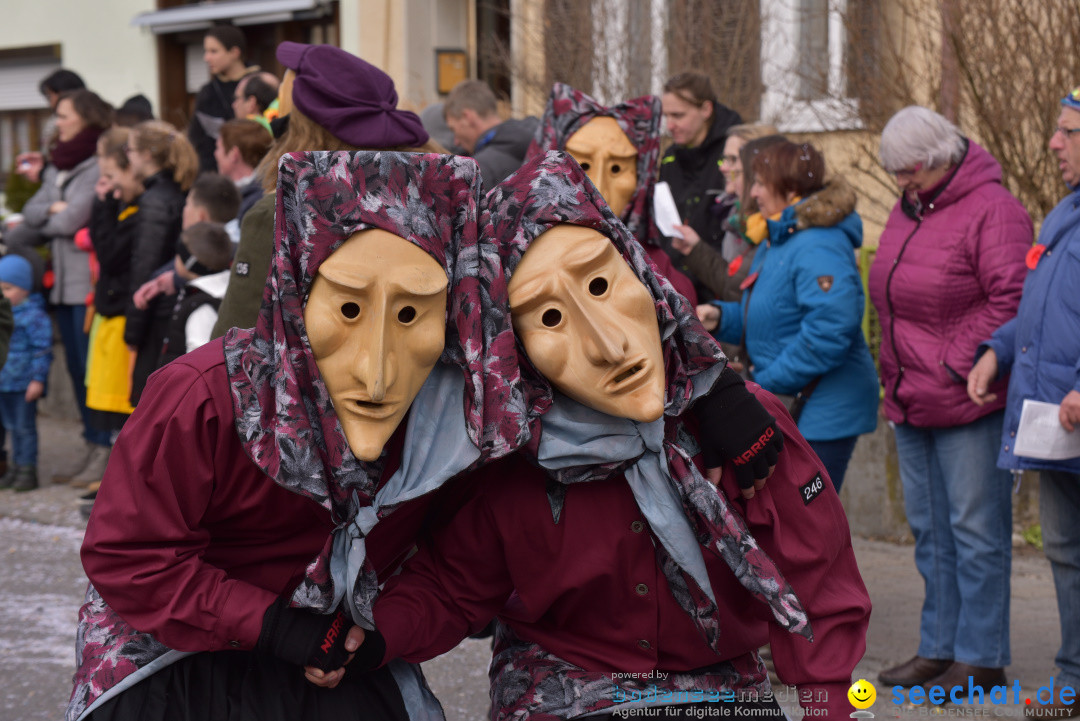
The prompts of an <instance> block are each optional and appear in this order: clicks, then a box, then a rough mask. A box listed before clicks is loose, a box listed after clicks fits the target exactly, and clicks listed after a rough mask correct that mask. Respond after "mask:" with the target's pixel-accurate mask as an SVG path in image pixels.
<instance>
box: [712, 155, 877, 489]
mask: <svg viewBox="0 0 1080 721" xmlns="http://www.w3.org/2000/svg"><path fill="white" fill-rule="evenodd" d="M743 160H744V162H748V163H749V167H750V168H751V170H752V171H753V173H754V180H753V183H752V184H751V186H750V189H749V193H750V195H751V196H752V197H753V198H754V200H755V201H756V202H757V206H758V207H759V208H760V209H761V214H762V215H763V216H764V218H765V225H766V228H767V232H768V236H767V237H766V239H765V240H764V241H763V242H762V243H761V245H760V246H759V247H758V249H757V251H756V252H755V253H754V260H753V263H752V264H751V266H750V274H749V275H748V276H747V277H746V279H745V280H744V281H743V282H742V283H741V284H740V287H741V290H742V294H741V296H740V299H739V300H738V301H713V302H712V303H711V304H708V305H700V306H698V317H699V318H700V319H701V321H702V323H703V324H704V325H705V327H706V328H707V329H709V330H713V329H715V330H716V333H715V336H716V337H717V338H718V339H720V340H722V341H724V342H726V343H740V342H743V343H745V346H746V351H747V357H748V366H749V368H748V370H749V372H750V373H751V378H752V379H753V380H754V381H755V382H757V383H758V384H759V385H760V386H761V387H762V388H764V389H765V390H767V391H769V392H771V393H774V394H783V395H786V396H789V398H790V400H789V401H788V406H789V410H790V412H791V415H792V416H793V417H794V418H795V420H796V421H797V422H798V424H799V431H800V432H801V433H802V435H803V436H804V437H805V438H806V440H807V441H808V442H809V443H810V447H811V448H812V449H813V450H814V453H816V454H817V456H818V457H819V458H820V459H821V461H822V463H823V465H824V466H825V470H826V471H827V472H828V477H829V480H830V481H831V482H832V485H833V487H834V488H835V490H836V492H837V493H839V492H840V487H841V485H842V484H843V481H844V474H845V473H846V471H847V466H848V462H849V461H850V460H851V454H852V452H853V451H854V450H855V444H856V442H857V441H858V437H859V435H861V434H863V433H870V432H872V431H873V430H874V428H875V427H876V425H877V405H878V403H877V401H878V399H877V395H878V394H877V389H878V381H877V373H876V372H875V370H874V361H873V358H871V356H870V351H869V350H868V348H867V346H866V340H865V339H864V338H863V333H862V317H863V311H864V308H865V305H866V296H865V293H864V292H863V284H862V280H861V278H860V277H859V269H858V265H857V263H856V260H855V251H856V250H857V249H858V248H859V247H861V246H862V240H863V232H862V219H861V218H860V217H859V214H858V213H857V212H856V211H855V201H856V198H855V191H854V190H852V188H851V187H850V186H849V185H848V184H847V183H846V182H845V181H844V179H843V178H842V177H840V176H837V175H834V176H832V177H831V178H829V179H828V180H826V169H825V158H824V157H823V156H822V154H821V153H820V152H819V151H818V150H817V149H816V148H815V147H814V146H813V145H810V144H809V143H802V144H796V143H792V142H790V141H787V140H785V141H783V142H780V143H776V144H774V145H771V146H769V147H767V148H763V149H762V150H761V151H760V152H759V153H757V155H755V156H754V157H753V158H752V159H748V158H746V157H745V156H744V158H743Z"/></svg>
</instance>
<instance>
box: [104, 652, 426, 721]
mask: <svg viewBox="0 0 1080 721" xmlns="http://www.w3.org/2000/svg"><path fill="white" fill-rule="evenodd" d="M408 718H409V716H408V713H407V712H406V710H405V704H404V702H403V701H402V698H401V692H400V691H399V690H398V686H397V683H395V681H394V678H393V676H392V674H391V673H390V671H389V670H388V669H386V668H382V669H378V670H376V671H371V672H369V673H346V674H345V677H344V679H342V681H341V683H340V684H338V686H337V688H333V689H327V688H320V687H318V686H316V685H314V684H313V683H311V682H310V681H308V680H307V679H306V678H304V670H303V668H301V667H299V666H294V665H293V664H290V663H286V662H284V661H281V660H278V659H276V658H274V657H272V656H267V655H265V654H260V653H255V652H250V651H219V652H216V653H198V654H195V655H192V656H186V657H185V658H183V659H181V660H179V661H177V662H176V663H174V664H172V665H170V666H167V667H165V668H163V669H162V670H160V671H158V672H157V673H155V674H154V675H153V676H150V677H149V678H146V679H143V680H142V681H140V682H139V683H137V684H135V685H134V686H132V687H131V688H129V689H127V690H126V691H124V692H122V693H121V694H120V695H119V696H116V697H115V698H111V699H109V700H108V701H106V702H105V703H103V704H102V705H101V706H99V707H98V708H96V709H94V711H93V713H91V714H90V715H89V716H88V717H87V719H88V720H92V721H347V720H348V719H357V720H360V719H363V721H408Z"/></svg>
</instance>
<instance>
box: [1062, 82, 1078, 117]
mask: <svg viewBox="0 0 1080 721" xmlns="http://www.w3.org/2000/svg"><path fill="white" fill-rule="evenodd" d="M1061 104H1062V105H1064V106H1065V107H1066V108H1072V109H1073V110H1076V111H1078V112H1080V85H1078V86H1076V87H1075V88H1073V89H1072V90H1070V91H1069V94H1068V95H1066V96H1065V97H1063V98H1062V99H1061Z"/></svg>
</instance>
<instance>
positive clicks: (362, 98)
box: [213, 42, 445, 338]
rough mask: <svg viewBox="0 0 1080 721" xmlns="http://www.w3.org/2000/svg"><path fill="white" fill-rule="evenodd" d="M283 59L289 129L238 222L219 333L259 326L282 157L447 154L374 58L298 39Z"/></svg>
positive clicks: (284, 46)
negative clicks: (401, 103) (402, 102)
mask: <svg viewBox="0 0 1080 721" xmlns="http://www.w3.org/2000/svg"><path fill="white" fill-rule="evenodd" d="M277 59H278V61H279V62H281V64H282V65H284V66H285V67H286V68H287V70H286V72H285V77H284V79H283V80H282V82H281V91H280V92H281V94H280V96H279V98H280V99H281V109H282V114H284V113H285V112H286V111H288V118H289V124H288V129H287V130H286V131H285V133H284V134H283V135H282V136H281V137H279V138H277V139H276V140H275V141H274V144H273V145H272V146H271V147H270V150H269V152H267V154H266V156H265V157H264V158H263V161H262V163H261V164H260V165H259V167H258V168H256V170H255V175H256V178H257V179H258V180H259V181H261V182H262V184H263V189H264V190H265V192H266V194H265V195H264V196H263V197H262V199H261V200H259V201H258V202H256V203H255V205H253V206H252V207H251V209H250V210H249V211H248V212H247V213H246V214H245V215H244V220H243V222H242V224H241V226H240V244H239V246H238V247H237V249H236V257H235V259H234V261H233V266H232V272H231V274H230V277H229V289H228V291H226V293H225V297H224V298H223V299H222V301H221V309H220V311H219V313H218V320H217V324H216V325H215V326H214V331H213V337H214V338H219V337H221V336H223V335H225V333H226V332H227V331H228V330H229V329H230V328H251V327H253V326H254V325H255V320H256V318H257V317H258V315H259V307H260V304H261V303H262V296H263V291H264V290H265V289H266V277H267V273H268V272H269V270H270V259H271V257H272V256H273V252H274V197H275V186H276V183H277V169H278V160H279V159H280V158H281V156H282V155H285V154H286V153H294V152H302V151H308V150H403V151H418V152H427V153H438V152H445V151H444V150H443V149H442V147H441V146H439V144H438V143H435V142H433V141H431V140H430V139H429V138H428V134H427V131H426V130H424V126H423V124H421V122H420V118H419V117H418V116H417V115H416V113H412V112H410V111H408V110H401V109H399V108H398V107H397V104H398V95H397V90H395V88H394V81H393V80H391V79H390V76H389V75H387V74H386V73H384V72H383V71H382V70H380V69H379V68H377V67H375V66H374V65H372V64H371V63H369V62H367V61H365V60H361V59H360V58H358V57H356V56H355V55H352V54H351V53H347V52H345V51H344V50H342V49H341V48H337V47H334V46H332V45H307V44H304V43H294V42H283V43H281V44H280V45H279V46H278V49H277ZM290 108H291V110H290Z"/></svg>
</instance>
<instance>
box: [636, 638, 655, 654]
mask: <svg viewBox="0 0 1080 721" xmlns="http://www.w3.org/2000/svg"><path fill="white" fill-rule="evenodd" d="M637 645H638V646H639V647H641V648H643V649H645V650H646V651H648V650H649V649H650V648H652V644H651V643H649V642H648V641H646V640H645V639H641V640H640V641H638V642H637Z"/></svg>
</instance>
